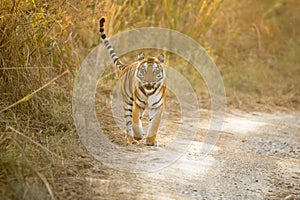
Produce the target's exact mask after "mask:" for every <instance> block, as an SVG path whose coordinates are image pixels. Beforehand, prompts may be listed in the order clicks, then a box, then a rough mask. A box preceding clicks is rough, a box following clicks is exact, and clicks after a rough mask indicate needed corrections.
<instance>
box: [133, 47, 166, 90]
mask: <svg viewBox="0 0 300 200" xmlns="http://www.w3.org/2000/svg"><path fill="white" fill-rule="evenodd" d="M138 59H139V62H138V67H137V70H136V78H137V79H138V80H139V83H140V87H143V89H144V90H145V91H146V92H147V93H151V92H153V91H154V90H155V89H156V88H158V87H159V86H160V85H161V84H162V83H163V82H164V80H165V70H164V56H163V55H162V54H161V55H159V56H158V57H157V58H155V57H148V58H145V56H144V54H142V53H141V54H139V56H138Z"/></svg>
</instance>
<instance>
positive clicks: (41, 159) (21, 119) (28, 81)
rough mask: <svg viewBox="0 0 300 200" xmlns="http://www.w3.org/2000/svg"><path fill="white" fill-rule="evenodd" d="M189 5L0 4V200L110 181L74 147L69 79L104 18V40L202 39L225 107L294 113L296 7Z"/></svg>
mask: <svg viewBox="0 0 300 200" xmlns="http://www.w3.org/2000/svg"><path fill="white" fill-rule="evenodd" d="M193 2H194V1H192V0H191V1H184V0H179V1H175V0H169V1H167V0H165V1H157V2H153V1H143V2H140V3H138V2H137V1H133V0H127V1H114V3H112V2H111V1H102V0H97V1H92V0H88V1H79V0H78V1H77V0H76V1H58V0H54V1H34V0H24V1H20V0H17V1H9V0H2V1H1V3H0V6H1V7H0V9H1V16H0V32H1V34H0V110H1V111H0V154H1V155H0V171H1V172H0V198H1V199H2V198H7V199H53V198H58V199H60V198H61V199H63V198H64V199H65V198H69V199H74V198H76V199H80V198H82V199H86V198H89V197H91V196H92V195H93V192H92V191H91V189H90V185H89V184H87V182H86V176H89V175H91V174H92V175H93V176H99V177H101V178H105V177H107V176H109V174H106V173H107V172H106V171H103V168H101V165H100V164H99V163H98V164H95V163H94V161H93V159H92V158H91V157H90V156H88V153H87V152H86V151H85V149H84V147H82V146H81V144H80V141H79V139H78V137H77V135H76V132H75V128H74V125H73V121H72V115H71V98H72V96H71V93H72V85H73V79H74V76H75V75H76V72H77V69H78V68H79V66H80V62H81V61H82V59H83V58H84V57H85V56H86V55H87V53H88V51H90V50H91V48H93V47H95V46H96V45H98V44H99V43H100V38H99V37H98V36H99V35H98V33H97V31H98V27H97V26H98V19H99V18H100V17H101V16H105V17H106V18H107V22H108V24H107V27H106V28H108V31H107V32H108V35H112V34H114V33H117V32H121V31H123V30H126V29H130V28H133V27H143V26H159V27H166V28H172V29H175V30H178V31H181V32H183V33H185V34H187V35H189V36H190V37H192V38H194V39H195V40H197V41H199V43H200V44H202V45H203V46H204V47H205V48H206V49H207V51H208V52H209V53H210V54H211V55H212V57H213V58H214V60H215V62H216V63H217V65H218V67H219V69H220V72H221V74H222V76H223V78H224V82H225V86H226V91H227V96H228V103H229V107H230V108H239V109H244V110H247V111H270V112H271V111H274V110H284V111H290V110H295V109H297V110H299V105H300V102H299V99H300V88H299V85H300V83H299V75H300V68H299V64H300V60H299V55H298V54H299V52H300V38H299V35H300V28H299V24H300V21H299V20H300V17H299V14H298V10H297V4H298V1H297V0H288V1H281V0H268V1H259V0H255V1H246V0H243V1H230V0H224V2H223V1H222V0H215V1H208V0H202V1H197V3H193ZM178 5H180V6H178ZM219 8H220V9H219ZM195 27H196V28H195ZM169 63H170V65H172V66H173V65H174V67H175V68H176V69H178V70H180V72H181V73H182V74H183V75H184V76H186V77H187V78H188V80H190V82H191V83H192V84H193V85H194V86H195V91H196V92H197V93H198V96H199V101H200V105H201V106H202V107H206V108H209V95H208V93H207V91H206V88H205V85H204V84H203V81H202V80H201V77H195V76H193V74H194V71H193V69H192V68H191V66H189V65H188V63H187V62H185V61H183V60H180V59H178V58H174V57H172V56H170V57H169ZM182 66H184V67H182ZM65 71H68V72H69V73H68V74H67V75H65V76H62V77H59V76H60V75H61V74H63V73H64V72H65ZM56 77H59V79H55V78H56ZM54 79H55V80H54ZM53 80H54V81H53ZM108 80H110V82H109V81H108V83H107V84H111V83H112V82H113V80H114V76H111V77H108ZM199 83H201V87H199ZM101 87H106V88H109V87H110V86H109V85H107V86H105V85H104V86H103V85H102V86H101ZM107 91H109V90H107ZM203 97H204V98H203ZM11 105H13V106H11ZM93 170H94V171H93Z"/></svg>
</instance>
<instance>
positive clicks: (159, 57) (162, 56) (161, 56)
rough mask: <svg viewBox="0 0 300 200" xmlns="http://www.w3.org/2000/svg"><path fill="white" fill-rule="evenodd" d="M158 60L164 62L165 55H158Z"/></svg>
mask: <svg viewBox="0 0 300 200" xmlns="http://www.w3.org/2000/svg"><path fill="white" fill-rule="evenodd" d="M158 60H159V61H160V62H162V63H163V62H164V61H165V57H164V55H163V54H160V55H159V56H158Z"/></svg>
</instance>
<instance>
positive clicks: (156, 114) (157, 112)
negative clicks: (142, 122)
mask: <svg viewBox="0 0 300 200" xmlns="http://www.w3.org/2000/svg"><path fill="white" fill-rule="evenodd" d="M163 110H164V106H163V105H161V106H160V107H158V108H152V109H150V111H149V115H150V124H149V127H148V131H147V136H146V140H145V142H144V144H145V145H147V146H157V141H156V135H157V131H158V128H159V125H160V121H161V117H162V113H163Z"/></svg>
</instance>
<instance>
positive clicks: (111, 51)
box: [99, 18, 125, 70]
mask: <svg viewBox="0 0 300 200" xmlns="http://www.w3.org/2000/svg"><path fill="white" fill-rule="evenodd" d="M104 22H105V19H104V18H101V19H100V21H99V24H100V29H99V31H100V33H101V38H102V40H103V43H104V45H105V47H106V49H107V50H108V52H109V55H110V57H111V58H112V60H113V61H114V64H115V66H116V67H117V68H118V69H119V70H122V69H124V67H125V66H124V64H122V63H121V61H120V60H119V58H118V56H117V54H116V53H115V51H114V49H113V47H112V46H111V45H110V44H109V42H108V40H107V38H106V35H105V33H104Z"/></svg>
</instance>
